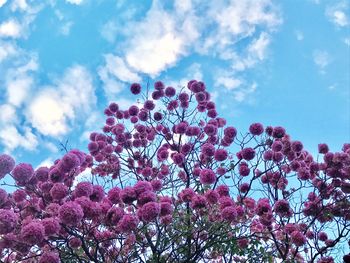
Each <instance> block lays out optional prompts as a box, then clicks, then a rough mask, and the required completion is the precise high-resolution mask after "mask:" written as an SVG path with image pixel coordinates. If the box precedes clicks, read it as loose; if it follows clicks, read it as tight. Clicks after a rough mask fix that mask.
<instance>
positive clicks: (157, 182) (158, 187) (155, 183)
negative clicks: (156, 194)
mask: <svg viewBox="0 0 350 263" xmlns="http://www.w3.org/2000/svg"><path fill="white" fill-rule="evenodd" d="M151 185H152V188H153V191H160V190H161V189H162V187H163V183H162V181H161V180H152V181H151Z"/></svg>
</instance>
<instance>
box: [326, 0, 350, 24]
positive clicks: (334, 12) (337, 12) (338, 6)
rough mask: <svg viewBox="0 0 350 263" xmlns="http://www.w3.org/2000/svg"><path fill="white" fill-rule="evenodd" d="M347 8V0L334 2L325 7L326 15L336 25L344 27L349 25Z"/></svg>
mask: <svg viewBox="0 0 350 263" xmlns="http://www.w3.org/2000/svg"><path fill="white" fill-rule="evenodd" d="M348 9H349V6H348V2H347V1H340V2H336V3H333V4H332V5H330V6H328V7H327V8H326V16H327V17H328V19H329V20H330V21H331V22H332V23H333V24H335V25H336V26H339V27H344V26H347V25H349V18H348V16H347V14H348Z"/></svg>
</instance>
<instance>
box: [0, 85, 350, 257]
mask: <svg viewBox="0 0 350 263" xmlns="http://www.w3.org/2000/svg"><path fill="white" fill-rule="evenodd" d="M130 89H131V92H132V93H133V94H134V95H137V96H140V98H141V99H140V100H139V102H138V103H137V104H135V105H133V106H131V107H130V108H129V109H121V108H120V107H119V106H118V104H116V103H111V104H110V105H109V106H108V108H106V109H105V111H104V113H105V115H106V116H107V117H106V122H105V124H104V126H103V129H102V130H103V131H102V132H99V133H97V132H94V133H91V135H90V143H89V144H88V151H89V153H84V152H82V151H80V150H76V149H74V150H70V151H68V152H66V153H65V154H64V156H62V158H61V159H59V160H56V161H55V163H54V165H53V166H51V167H40V168H38V169H36V170H35V171H34V169H33V168H32V166H31V165H30V164H27V163H20V164H15V161H14V159H13V158H12V157H11V156H9V155H6V154H2V155H1V156H0V179H1V178H4V177H5V175H7V174H9V175H10V176H12V177H13V179H14V181H15V185H14V187H16V190H15V191H14V192H12V193H7V192H6V191H5V190H4V189H1V191H0V236H1V241H0V253H1V260H2V262H14V261H21V262H42V263H43V262H45V263H50V262H55V263H56V262H60V261H61V262H274V260H277V259H279V260H280V261H279V262H281V261H282V262H334V259H333V257H332V256H331V255H332V251H334V249H336V248H337V244H339V243H340V242H343V241H344V240H346V239H349V233H350V201H349V193H350V181H349V180H350V144H344V147H343V149H342V151H340V152H335V153H332V152H330V151H329V149H328V146H327V145H326V144H319V153H320V156H319V157H320V160H319V161H317V160H315V159H314V158H313V157H312V155H311V154H310V153H308V152H307V151H306V150H304V148H303V144H302V143H301V142H300V141H294V140H292V139H291V137H290V136H289V135H288V134H287V133H286V131H285V129H284V128H283V127H271V126H267V127H266V128H264V127H263V125H262V124H260V123H253V124H252V125H251V126H250V127H249V131H248V132H246V133H241V134H240V135H238V133H237V130H236V128H234V127H233V126H229V125H227V123H226V120H225V119H223V118H220V117H218V113H217V111H216V108H215V103H214V102H212V101H211V100H210V94H209V93H208V92H207V91H206V87H205V84H204V83H203V82H200V81H195V80H191V81H190V82H189V83H188V85H187V87H184V88H182V89H181V90H176V89H175V88H173V87H165V85H164V84H163V83H162V82H160V81H158V82H155V84H154V89H153V90H152V91H149V90H148V88H147V91H146V92H144V93H142V92H141V86H140V85H139V84H136V83H134V84H132V85H131V87H130ZM149 93H150V94H149ZM83 172H84V173H86V172H88V173H90V174H91V180H86V181H81V180H78V178H79V175H80V174H82V173H83ZM344 260H345V257H344Z"/></svg>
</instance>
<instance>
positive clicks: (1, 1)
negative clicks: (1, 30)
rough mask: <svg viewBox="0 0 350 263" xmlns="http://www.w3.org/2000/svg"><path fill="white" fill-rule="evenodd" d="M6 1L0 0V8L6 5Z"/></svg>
mask: <svg viewBox="0 0 350 263" xmlns="http://www.w3.org/2000/svg"><path fill="white" fill-rule="evenodd" d="M6 2H7V0H0V8H1V7H2V6H4V5H5V4H6Z"/></svg>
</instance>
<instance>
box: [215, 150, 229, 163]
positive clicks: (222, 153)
mask: <svg viewBox="0 0 350 263" xmlns="http://www.w3.org/2000/svg"><path fill="white" fill-rule="evenodd" d="M227 156H228V154H227V151H226V150H225V149H218V150H216V151H215V154H214V158H215V160H216V161H218V162H222V161H225V160H226V159H227Z"/></svg>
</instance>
